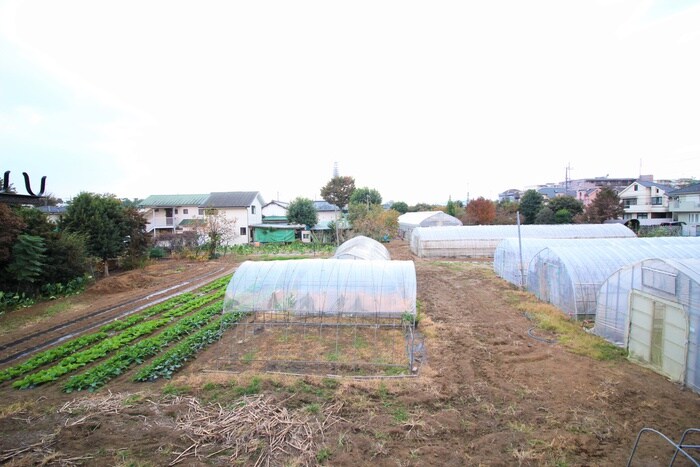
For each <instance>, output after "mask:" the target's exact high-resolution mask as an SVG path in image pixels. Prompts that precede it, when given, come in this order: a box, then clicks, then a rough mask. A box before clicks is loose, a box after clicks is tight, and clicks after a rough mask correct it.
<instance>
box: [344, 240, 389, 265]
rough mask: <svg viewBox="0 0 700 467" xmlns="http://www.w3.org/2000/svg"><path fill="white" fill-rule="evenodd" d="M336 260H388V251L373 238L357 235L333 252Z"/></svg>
mask: <svg viewBox="0 0 700 467" xmlns="http://www.w3.org/2000/svg"><path fill="white" fill-rule="evenodd" d="M333 257H334V258H336V259H362V260H373V259H377V260H390V259H391V255H390V254H389V250H387V249H386V247H385V246H384V245H382V244H381V243H379V242H378V241H376V240H374V239H373V238H369V237H365V236H364V235H358V236H357V237H353V238H351V239H350V240H347V241H345V242H343V244H342V245H340V246H339V247H338V248H336V250H335V254H334V255H333Z"/></svg>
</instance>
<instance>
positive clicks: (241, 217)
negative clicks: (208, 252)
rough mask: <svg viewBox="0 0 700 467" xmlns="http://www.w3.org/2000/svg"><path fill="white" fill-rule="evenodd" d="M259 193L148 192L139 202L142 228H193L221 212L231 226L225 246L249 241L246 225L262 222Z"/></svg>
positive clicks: (149, 230)
mask: <svg viewBox="0 0 700 467" xmlns="http://www.w3.org/2000/svg"><path fill="white" fill-rule="evenodd" d="M263 204H264V201H263V198H262V196H261V195H260V192H257V191H229V192H214V193H209V194H191V195H151V196H149V197H148V198H146V199H144V200H143V201H141V203H139V208H140V209H141V211H142V213H143V214H144V217H145V218H146V231H147V232H152V233H153V234H154V236H157V235H158V233H159V232H164V231H165V232H173V233H179V232H184V231H188V230H194V228H195V227H196V225H197V224H198V223H201V222H203V221H204V220H205V219H206V218H207V216H211V215H222V216H223V218H224V219H226V220H227V221H228V222H230V224H231V225H232V226H233V228H234V232H233V235H232V238H230V239H229V240H228V241H227V242H226V243H227V244H228V245H235V244H243V243H249V242H250V241H251V238H252V237H251V233H250V226H251V225H255V224H260V223H261V222H262V206H263Z"/></svg>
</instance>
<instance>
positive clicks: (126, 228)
mask: <svg viewBox="0 0 700 467" xmlns="http://www.w3.org/2000/svg"><path fill="white" fill-rule="evenodd" d="M61 226H62V227H63V228H64V229H65V230H66V231H67V232H75V233H80V234H83V235H84V236H85V239H86V246H87V251H88V253H89V254H90V255H91V256H94V257H96V258H99V259H101V260H102V261H103V263H104V274H105V276H108V275H109V266H108V263H107V260H109V259H111V258H116V257H118V256H120V255H121V254H123V253H124V251H125V250H126V249H127V247H128V243H129V240H130V235H131V233H132V228H131V225H130V222H129V220H128V219H127V214H126V212H125V210H124V206H123V205H122V203H121V201H119V200H118V199H117V198H116V197H114V196H113V195H98V194H94V193H86V192H83V193H80V194H79V195H78V196H76V197H75V198H73V200H72V201H71V203H70V204H69V205H68V209H67V210H66V215H65V217H64V218H63V222H62V224H61Z"/></svg>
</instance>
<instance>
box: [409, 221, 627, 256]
mask: <svg viewBox="0 0 700 467" xmlns="http://www.w3.org/2000/svg"><path fill="white" fill-rule="evenodd" d="M520 236H521V237H522V238H618V237H623V238H624V237H627V238H631V237H635V234H634V232H632V231H631V230H630V229H629V228H627V227H625V226H624V225H622V224H555V225H522V226H520ZM517 237H518V226H517V225H467V226H463V227H433V228H423V227H417V228H415V229H414V230H413V234H412V235H411V251H412V252H413V254H415V255H417V256H419V257H421V258H460V257H462V258H465V257H470V258H492V257H493V255H494V252H495V250H496V247H497V246H498V243H499V242H500V241H501V240H503V239H505V238H517Z"/></svg>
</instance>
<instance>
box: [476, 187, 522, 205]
mask: <svg viewBox="0 0 700 467" xmlns="http://www.w3.org/2000/svg"><path fill="white" fill-rule="evenodd" d="M522 196H523V192H522V191H520V190H517V189H515V188H511V189H510V190H506V191H504V192H503V193H499V194H498V201H510V202H518V201H520V198H521V197H522ZM467 204H469V203H467Z"/></svg>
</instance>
